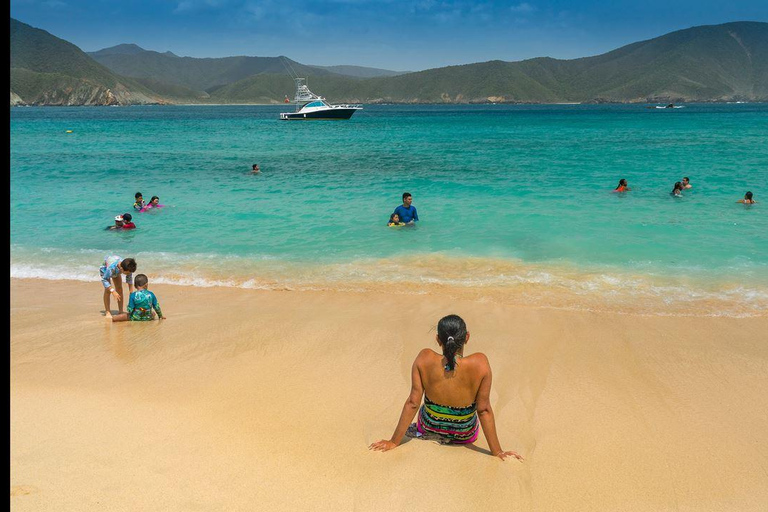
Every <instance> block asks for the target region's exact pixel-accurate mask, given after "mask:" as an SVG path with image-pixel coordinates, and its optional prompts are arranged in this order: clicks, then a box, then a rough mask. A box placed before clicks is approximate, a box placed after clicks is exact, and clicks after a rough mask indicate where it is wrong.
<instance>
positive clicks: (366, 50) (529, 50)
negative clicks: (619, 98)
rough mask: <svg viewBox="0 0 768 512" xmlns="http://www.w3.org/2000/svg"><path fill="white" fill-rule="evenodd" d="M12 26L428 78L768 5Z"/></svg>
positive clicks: (465, 9)
mask: <svg viewBox="0 0 768 512" xmlns="http://www.w3.org/2000/svg"><path fill="white" fill-rule="evenodd" d="M11 17H13V18H16V19H18V20H20V21H23V22H24V23H27V24H29V25H32V26H34V27H37V28H41V29H43V30H47V31H48V32H50V33H52V34H53V35H55V36H57V37H60V38H62V39H65V40H67V41H70V42H72V43H74V44H76V45H77V46H79V47H80V48H81V49H83V50H85V51H95V50H100V49H102V48H106V47H109V46H114V45H116V44H120V43H135V44H138V45H139V46H141V47H142V48H145V49H147V50H156V51H172V52H173V53H175V54H177V55H181V56H190V57H228V56H233V55H255V56H276V55H286V56H288V57H290V58H292V59H294V60H297V61H299V62H302V63H305V64H317V65H334V64H356V65H361V66H371V67H379V68H386V69H395V70H420V69H427V68H433V67H441V66H447V65H452V64H467V63H471V62H481V61H487V60H493V59H500V60H507V61H514V60H522V59H527V58H532V57H541V56H549V57H555V58H562V59H570V58H576V57H585V56H588V55H595V54H599V53H603V52H606V51H609V50H612V49H614V48H617V47H619V46H623V45H625V44H629V43H632V42H635V41H639V40H643V39H650V38H653V37H656V36H659V35H663V34H665V33H667V32H672V31H674V30H678V29H682V28H688V27H692V26H696V25H709V24H718V23H725V22H729V21H768V0H760V1H757V0H755V1H738V0H734V1H730V2H728V1H722V0H721V1H711V0H679V1H674V2H671V1H669V0H665V1H661V0H635V1H626V0H616V1H613V2H606V1H605V0H602V1H592V0H587V1H580V2H576V1H565V0H526V1H511V2H509V1H497V0H488V1H465V0H442V1H441V0H417V1H400V0H375V1H374V0H330V1H323V2H318V1H307V0H156V1H147V0H123V1H120V0H118V1H115V0H98V1H97V0H12V1H11Z"/></svg>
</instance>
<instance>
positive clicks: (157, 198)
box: [149, 196, 160, 204]
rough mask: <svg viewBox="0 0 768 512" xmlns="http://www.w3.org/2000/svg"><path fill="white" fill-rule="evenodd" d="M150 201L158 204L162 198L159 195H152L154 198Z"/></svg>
mask: <svg viewBox="0 0 768 512" xmlns="http://www.w3.org/2000/svg"><path fill="white" fill-rule="evenodd" d="M149 202H150V203H152V204H157V203H159V202H160V198H159V197H157V196H152V199H150V200H149Z"/></svg>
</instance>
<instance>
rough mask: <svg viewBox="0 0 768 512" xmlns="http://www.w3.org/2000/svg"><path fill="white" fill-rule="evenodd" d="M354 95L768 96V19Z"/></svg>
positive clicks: (406, 79)
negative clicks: (590, 54) (583, 55)
mask: <svg viewBox="0 0 768 512" xmlns="http://www.w3.org/2000/svg"><path fill="white" fill-rule="evenodd" d="M325 93H326V94H327V95H329V96H330V95H331V94H334V93H335V91H333V90H331V91H325ZM352 96H355V97H358V98H360V99H362V100H363V101H365V102H372V101H397V102H487V101H493V102H535V103H538V102H543V103H550V102H642V101H726V100H750V101H759V100H768V23H756V22H741V23H728V24H724V25H717V26H704V27H695V28H691V29H687V30H681V31H678V32H673V33H671V34H667V35H664V36H661V37H658V38H655V39H651V40H649V41H642V42H639V43H634V44H631V45H628V46H624V47H622V48H619V49H617V50H614V51H612V52H608V53H605V54H603V55H598V56H595V57H587V58H582V59H575V60H557V59H551V58H537V59H531V60H526V61H521V62H502V61H492V62H484V63H478V64H469V65H466V66H451V67H446V68H438V69H432V70H427V71H421V72H418V73H409V74H406V75H401V76H396V77H391V78H376V79H371V80H366V81H365V83H363V84H359V85H358V87H357V88H356V89H355V90H353V91H352Z"/></svg>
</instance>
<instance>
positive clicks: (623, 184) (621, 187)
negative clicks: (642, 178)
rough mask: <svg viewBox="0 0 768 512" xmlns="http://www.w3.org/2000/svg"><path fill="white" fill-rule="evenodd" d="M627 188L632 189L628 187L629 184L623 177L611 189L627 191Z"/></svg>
mask: <svg viewBox="0 0 768 512" xmlns="http://www.w3.org/2000/svg"><path fill="white" fill-rule="evenodd" d="M629 190H632V189H631V188H629V186H628V185H627V180H625V179H623V178H622V179H620V180H619V184H618V185H616V188H615V189H613V191H614V192H627V191H629Z"/></svg>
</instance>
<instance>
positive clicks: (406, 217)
mask: <svg viewBox="0 0 768 512" xmlns="http://www.w3.org/2000/svg"><path fill="white" fill-rule="evenodd" d="M412 202H413V197H411V194H410V193H408V192H405V193H404V194H403V204H402V205H400V206H398V207H397V208H395V211H394V213H396V214H398V215H399V216H400V222H405V223H406V224H411V225H413V223H414V222H417V221H418V220H419V214H418V213H417V212H416V207H415V206H413V205H412V204H411V203H412Z"/></svg>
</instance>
